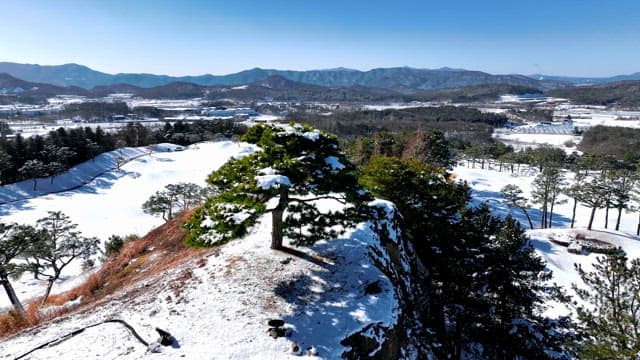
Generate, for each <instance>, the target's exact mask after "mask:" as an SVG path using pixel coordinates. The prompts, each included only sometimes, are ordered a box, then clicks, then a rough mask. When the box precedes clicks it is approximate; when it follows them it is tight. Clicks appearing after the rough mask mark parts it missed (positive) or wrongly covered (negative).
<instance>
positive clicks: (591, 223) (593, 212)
mask: <svg viewBox="0 0 640 360" xmlns="http://www.w3.org/2000/svg"><path fill="white" fill-rule="evenodd" d="M595 216H596V207H595V206H594V207H592V208H591V216H590V217H589V226H587V230H591V226H592V225H593V218H594V217H595Z"/></svg>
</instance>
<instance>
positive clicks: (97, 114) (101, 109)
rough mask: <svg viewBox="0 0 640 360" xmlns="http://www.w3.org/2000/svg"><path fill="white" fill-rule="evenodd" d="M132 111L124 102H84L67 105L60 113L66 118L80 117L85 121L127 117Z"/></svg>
mask: <svg viewBox="0 0 640 360" xmlns="http://www.w3.org/2000/svg"><path fill="white" fill-rule="evenodd" d="M130 112H131V111H130V109H129V107H128V106H127V104H126V103H124V102H113V103H108V102H83V103H79V104H67V105H65V106H64V109H63V110H61V111H60V115H61V116H64V117H74V116H80V117H81V118H83V119H92V118H99V119H108V118H109V117H110V116H113V115H126V114H129V113H130Z"/></svg>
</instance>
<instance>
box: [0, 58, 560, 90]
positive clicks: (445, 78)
mask: <svg viewBox="0 0 640 360" xmlns="http://www.w3.org/2000/svg"><path fill="white" fill-rule="evenodd" d="M0 73H8V74H10V75H12V76H15V77H17V78H20V79H24V80H27V81H33V82H39V83H49V84H53V85H58V86H78V87H82V88H85V89H91V88H94V87H96V86H108V85H115V84H129V85H134V86H138V87H145V88H150V87H157V86H163V85H167V84H170V83H173V82H185V83H192V84H196V85H200V86H237V85H246V84H251V83H256V82H259V81H263V80H265V79H267V78H269V77H270V76H281V77H283V78H285V79H288V80H291V81H295V82H299V83H305V84H311V85H317V86H324V87H352V86H365V87H369V88H381V89H387V90H393V91H397V92H401V93H413V92H418V91H424V90H434V89H444V88H457V87H462V86H471V85H480V84H508V85H517V86H526V87H532V88H538V89H541V90H548V89H555V88H559V87H564V86H566V85H568V84H567V83H565V82H562V81H556V80H536V79H533V78H531V77H527V76H524V75H493V74H489V73H485V72H481V71H471V70H463V69H451V68H442V69H435V70H434V69H416V68H410V67H394V68H378V69H372V70H368V71H360V70H353V69H346V68H336V69H325V70H309V71H293V70H273V69H261V68H254V69H250V70H244V71H241V72H238V73H234V74H229V75H209V74H207V75H199V76H180V77H174V76H168V75H155V74H126V73H125V74H115V75H111V74H107V73H103V72H99V71H95V70H92V69H90V68H88V67H86V66H83V65H77V64H65V65H46V66H42V65H33V64H18V63H10V62H0Z"/></svg>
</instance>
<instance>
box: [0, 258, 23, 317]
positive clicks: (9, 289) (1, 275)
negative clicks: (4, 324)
mask: <svg viewBox="0 0 640 360" xmlns="http://www.w3.org/2000/svg"><path fill="white" fill-rule="evenodd" d="M0 283H2V287H4V291H6V293H7V296H8V297H9V301H10V302H11V305H13V308H14V309H15V310H16V312H17V313H18V315H20V316H21V317H22V318H25V317H26V314H25V312H24V308H23V307H22V304H21V303H20V300H18V296H17V295H16V292H15V290H13V286H11V283H10V282H9V278H8V276H7V273H6V271H5V270H4V268H2V267H0Z"/></svg>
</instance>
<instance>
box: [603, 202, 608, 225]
mask: <svg viewBox="0 0 640 360" xmlns="http://www.w3.org/2000/svg"><path fill="white" fill-rule="evenodd" d="M604 228H605V229H608V228H609V205H607V208H606V210H605V211H604Z"/></svg>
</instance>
